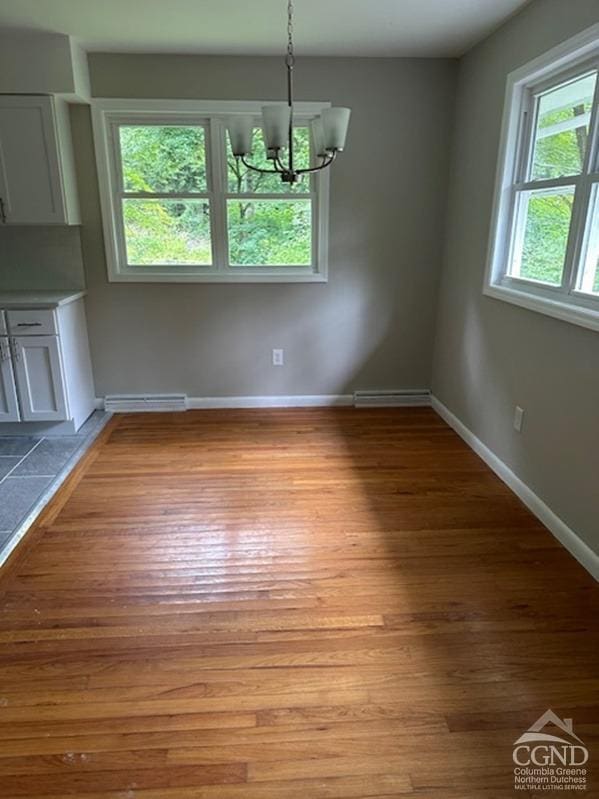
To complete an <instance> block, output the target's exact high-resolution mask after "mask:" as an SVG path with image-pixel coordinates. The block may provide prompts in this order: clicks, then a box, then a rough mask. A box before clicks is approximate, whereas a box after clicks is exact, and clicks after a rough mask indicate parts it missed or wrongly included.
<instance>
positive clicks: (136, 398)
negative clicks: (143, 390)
mask: <svg viewBox="0 0 599 799" xmlns="http://www.w3.org/2000/svg"><path fill="white" fill-rule="evenodd" d="M104 410H106V411H110V412H111V413H140V412H141V413H143V412H144V411H147V412H150V411H153V412H156V411H186V410H187V397H186V395H185V394H109V395H108V396H107V397H106V398H105V400H104Z"/></svg>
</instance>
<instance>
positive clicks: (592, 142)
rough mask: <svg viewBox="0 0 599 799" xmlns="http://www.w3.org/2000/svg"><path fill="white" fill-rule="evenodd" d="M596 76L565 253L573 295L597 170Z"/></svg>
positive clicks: (598, 87) (598, 82) (598, 86)
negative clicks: (567, 253) (585, 148)
mask: <svg viewBox="0 0 599 799" xmlns="http://www.w3.org/2000/svg"><path fill="white" fill-rule="evenodd" d="M598 160H599V75H598V78H597V80H596V83H595V94H594V96H593V105H592V107H591V119H590V123H589V133H588V137H587V151H586V153H585V158H584V165H583V174H582V177H581V180H580V184H579V186H578V187H577V190H576V197H575V207H574V209H573V217H572V229H571V233H572V235H571V239H572V241H571V246H569V248H568V251H569V255H570V262H569V263H568V262H566V270H565V271H566V272H567V274H565V275H564V281H565V284H566V287H567V291H568V293H569V294H572V293H573V292H574V291H576V290H577V288H578V287H579V286H580V284H581V282H582V277H583V276H582V270H583V268H584V263H583V251H584V241H585V234H586V227H587V220H588V216H589V205H590V202H591V191H592V188H593V184H592V173H593V172H594V171H595V170H596V169H599V163H598Z"/></svg>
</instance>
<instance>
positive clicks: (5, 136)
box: [0, 95, 66, 225]
mask: <svg viewBox="0 0 599 799" xmlns="http://www.w3.org/2000/svg"><path fill="white" fill-rule="evenodd" d="M52 103H53V101H52V98H51V97H37V96H29V97H26V96H23V97H21V96H16V95H13V96H11V95H3V96H0V197H1V198H2V205H3V208H0V215H1V216H2V217H3V219H2V221H4V222H5V223H6V224H37V225H42V224H56V223H61V222H65V221H66V219H65V216H66V214H65V206H64V202H63V191H62V175H61V169H60V163H59V151H58V138H57V133H56V120H55V115H54V106H53V104H52ZM2 211H3V214H2Z"/></svg>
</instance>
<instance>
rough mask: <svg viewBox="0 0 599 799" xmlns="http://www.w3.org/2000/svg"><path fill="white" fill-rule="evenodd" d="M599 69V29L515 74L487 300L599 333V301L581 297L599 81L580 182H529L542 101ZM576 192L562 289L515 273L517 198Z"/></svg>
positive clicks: (596, 158) (597, 143)
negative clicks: (525, 193)
mask: <svg viewBox="0 0 599 799" xmlns="http://www.w3.org/2000/svg"><path fill="white" fill-rule="evenodd" d="M593 68H599V24H597V25H593V26H592V27H591V28H588V29H587V30H585V31H583V32H582V33H580V34H578V35H577V36H574V37H573V38H572V39H569V40H568V41H566V42H563V43H562V44H560V45H559V46H558V47H555V48H553V49H552V50H550V51H549V52H547V53H545V54H543V55H542V56H540V57H539V58H536V59H535V60H534V61H531V62H530V63H528V64H526V65H524V66H523V67H521V68H519V69H517V70H515V71H514V72H512V73H510V74H509V75H508V80H507V88H506V95H505V105H504V112H503V122H502V130H501V140H500V147H499V160H498V167H497V177H496V182H495V195H494V204H493V214H492V221H491V232H490V239H489V254H488V259H487V267H486V270H485V278H484V286H483V293H484V294H485V295H486V296H488V297H493V298H494V299H498V300H503V301H505V302H510V303H513V304H514V305H519V306H521V307H523V308H527V309H529V310H533V311H538V312H539V313H543V314H546V315H548V316H553V317H556V318H558V319H562V320H565V321H568V322H572V323H574V324H577V325H581V326H582V327H587V328H590V329H592V330H599V297H594V296H591V295H589V294H587V293H583V292H582V291H579V290H578V288H577V286H578V283H579V273H580V270H581V269H582V255H583V252H584V234H585V223H586V219H587V216H588V209H589V202H590V197H591V191H592V188H593V186H595V185H599V108H598V105H599V79H598V80H597V84H596V87H595V99H594V104H593V110H592V114H591V120H590V127H589V136H588V146H587V153H586V158H585V164H584V167H583V171H582V173H581V174H580V175H579V176H574V177H567V178H558V179H555V180H535V181H530V182H528V183H527V182H525V181H524V177H525V175H524V170H525V168H526V166H527V163H528V159H529V155H530V150H529V148H530V146H531V144H532V139H533V136H534V124H535V119H534V98H535V94H538V93H539V91H542V90H544V89H545V88H547V87H550V86H551V85H553V84H555V83H557V82H560V81H561V80H567V79H568V78H569V77H573V76H575V75H577V74H582V73H584V71H586V70H587V69H593ZM564 185H575V187H576V189H575V192H576V193H575V201H574V207H573V210H572V222H571V226H570V235H569V239H568V244H567V252H566V260H565V266H564V276H563V281H562V285H561V286H555V287H554V286H549V285H546V284H544V283H539V282H536V281H534V280H527V279H525V278H522V277H516V276H513V275H509V274H508V270H509V265H510V260H511V252H510V251H511V247H512V242H513V240H514V237H515V236H516V234H517V232H516V231H515V230H514V228H515V225H516V213H517V208H516V205H517V196H518V192H521V191H522V190H524V189H527V188H552V187H559V186H564Z"/></svg>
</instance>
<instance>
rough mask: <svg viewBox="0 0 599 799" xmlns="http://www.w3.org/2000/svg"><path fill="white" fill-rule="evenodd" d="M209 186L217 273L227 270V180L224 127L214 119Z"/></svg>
mask: <svg viewBox="0 0 599 799" xmlns="http://www.w3.org/2000/svg"><path fill="white" fill-rule="evenodd" d="M209 141H210V145H209V152H210V163H209V171H210V185H211V187H212V208H211V220H212V252H213V254H214V258H213V260H214V267H215V269H216V270H217V271H227V270H228V268H229V255H228V251H229V245H228V237H227V208H226V200H225V189H226V179H227V159H226V153H225V147H224V145H225V129H224V125H223V124H222V123H221V122H220V121H219V120H218V119H216V118H215V117H212V118H211V119H210V136H209Z"/></svg>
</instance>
